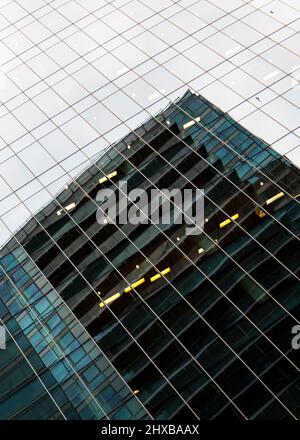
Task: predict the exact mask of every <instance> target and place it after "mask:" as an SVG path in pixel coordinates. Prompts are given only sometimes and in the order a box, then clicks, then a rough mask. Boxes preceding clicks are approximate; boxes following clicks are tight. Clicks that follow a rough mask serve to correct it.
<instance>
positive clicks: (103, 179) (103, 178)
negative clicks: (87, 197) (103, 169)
mask: <svg viewBox="0 0 300 440" xmlns="http://www.w3.org/2000/svg"><path fill="white" fill-rule="evenodd" d="M106 181H107V177H101V179H99V183H104V182H106Z"/></svg>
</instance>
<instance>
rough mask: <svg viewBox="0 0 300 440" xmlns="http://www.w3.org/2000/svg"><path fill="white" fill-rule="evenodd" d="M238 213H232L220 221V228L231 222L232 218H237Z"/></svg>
mask: <svg viewBox="0 0 300 440" xmlns="http://www.w3.org/2000/svg"><path fill="white" fill-rule="evenodd" d="M239 216H240V215H239V214H234V215H233V216H231V217H230V218H228V219H226V220H224V221H223V222H221V223H220V225H219V226H220V228H224V226H227V225H229V223H231V222H232V220H237V219H238V218H239Z"/></svg>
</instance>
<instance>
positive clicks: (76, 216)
mask: <svg viewBox="0 0 300 440" xmlns="http://www.w3.org/2000/svg"><path fill="white" fill-rule="evenodd" d="M100 116H101V115H100ZM121 180H122V181H126V182H127V188H128V192H129V191H130V190H131V189H134V188H142V189H144V190H146V191H147V193H149V192H150V190H151V189H154V188H155V189H159V190H162V189H165V188H167V189H169V190H171V189H174V188H179V189H181V190H183V189H185V188H199V189H204V191H205V199H204V209H205V224H204V230H203V232H202V233H201V234H198V235H186V233H185V225H184V224H182V225H180V224H174V223H171V224H169V225H161V224H159V225H158V224H153V223H151V222H148V224H146V223H145V224H138V225H133V224H120V223H119V222H118V221H117V222H116V224H109V223H107V222H105V221H104V222H102V223H101V222H100V223H99V222H98V221H97V219H96V213H97V210H99V209H100V212H102V211H103V214H104V213H105V212H104V210H101V203H100V202H97V201H96V195H97V193H98V191H99V189H104V188H109V189H111V190H113V191H114V193H117V191H118V189H119V188H118V183H119V181H121ZM299 193H300V175H299V170H298V169H297V168H296V167H295V166H294V165H292V164H291V162H289V161H288V160H287V159H286V158H284V157H282V156H281V155H279V154H278V153H276V152H275V151H274V150H272V149H271V148H270V147H269V146H268V145H267V144H266V143H264V142H263V141H262V140H261V139H259V138H257V137H255V136H254V135H252V134H251V133H250V132H249V131H247V130H246V129H244V128H243V127H242V126H240V125H239V124H238V123H236V122H235V121H234V120H233V119H232V118H230V117H229V116H228V115H227V114H224V113H223V112H221V111H220V110H219V109H218V108H216V107H215V106H213V105H212V104H211V103H210V102H209V101H207V100H206V99H204V98H202V97H201V96H197V95H194V94H192V93H191V92H190V91H187V92H186V94H185V95H184V96H183V97H181V98H180V99H178V100H177V101H176V102H174V103H173V104H171V105H170V106H168V107H167V108H166V109H164V110H163V111H162V112H161V113H160V114H158V115H157V116H155V117H153V118H151V119H149V120H147V121H146V122H145V123H144V124H143V125H142V126H140V127H139V128H137V129H136V130H135V131H133V132H132V133H130V134H128V135H127V136H126V137H125V138H124V139H122V140H121V141H120V142H118V143H116V144H114V145H112V146H111V147H110V148H109V149H108V150H106V151H105V152H104V153H103V154H101V156H100V158H99V159H98V160H97V161H96V162H95V163H94V164H93V165H92V166H91V167H90V168H88V169H87V170H86V171H85V172H84V173H83V174H82V175H80V176H79V177H78V178H77V179H75V180H73V181H72V182H70V184H69V185H68V187H67V188H66V189H65V190H64V191H63V192H61V193H60V194H59V195H58V196H57V197H56V199H55V200H53V202H51V203H50V204H49V205H48V206H46V207H45V208H44V209H42V210H41V211H40V212H39V213H38V214H37V215H35V216H34V217H33V218H32V219H31V220H30V221H29V222H28V223H27V224H26V225H25V226H24V227H23V228H22V229H20V230H19V231H18V232H17V233H16V234H15V236H14V237H13V238H12V239H11V240H10V241H9V242H8V243H7V244H6V245H5V247H4V248H3V249H2V250H1V254H0V264H1V266H0V283H1V285H0V288H1V296H0V313H1V315H0V324H1V323H2V324H3V325H5V327H6V328H7V331H8V332H9V333H8V341H7V349H6V350H3V351H2V352H1V356H0V418H1V419H5V418H53V419H54V418H67V419H73V418H81V419H90V418H98V419H99V418H100V419H101V418H114V419H130V418H131V419H147V418H148V419H151V418H154V419H169V420H172V419H174V418H176V417H180V416H181V417H182V416H185V417H193V418H199V419H215V418H235V419H245V418H246V419H266V418H267V419H293V418H299V417H300V393H299V386H300V375H299V371H300V370H299V368H300V363H299V354H298V353H297V351H296V350H293V349H292V347H291V329H292V327H293V326H294V325H295V324H297V323H298V322H299V320H300V289H299V269H300V248H299V230H300V223H299V214H300V207H299V200H300V199H299V198H298V196H299ZM129 203H130V206H135V201H134V200H129ZM98 212H99V211H98ZM297 390H298V391H297Z"/></svg>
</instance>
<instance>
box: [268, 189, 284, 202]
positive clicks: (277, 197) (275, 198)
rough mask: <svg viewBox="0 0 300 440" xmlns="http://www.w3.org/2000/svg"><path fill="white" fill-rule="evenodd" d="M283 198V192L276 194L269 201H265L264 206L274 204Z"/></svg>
mask: <svg viewBox="0 0 300 440" xmlns="http://www.w3.org/2000/svg"><path fill="white" fill-rule="evenodd" d="M283 196H284V192H282V191H281V192H280V193H278V194H275V196H273V197H271V198H270V199H268V200H267V201H266V205H271V203H273V202H275V201H276V200H278V199H281V197H283Z"/></svg>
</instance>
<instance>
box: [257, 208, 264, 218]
mask: <svg viewBox="0 0 300 440" xmlns="http://www.w3.org/2000/svg"><path fill="white" fill-rule="evenodd" d="M255 214H256V215H258V217H260V218H263V217H265V216H266V215H267V214H266V213H265V212H264V211H263V210H262V209H260V208H259V207H257V208H256V210H255Z"/></svg>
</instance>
